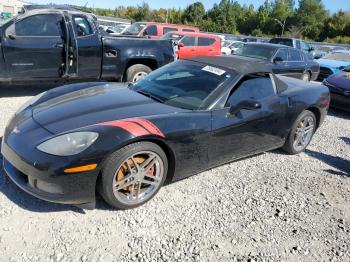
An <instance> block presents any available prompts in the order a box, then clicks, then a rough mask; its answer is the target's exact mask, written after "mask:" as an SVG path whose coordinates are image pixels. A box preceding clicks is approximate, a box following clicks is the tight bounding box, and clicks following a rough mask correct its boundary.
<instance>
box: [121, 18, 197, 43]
mask: <svg viewBox="0 0 350 262" xmlns="http://www.w3.org/2000/svg"><path fill="white" fill-rule="evenodd" d="M168 32H179V33H182V32H192V33H194V32H197V33H199V28H198V27H195V26H187V25H176V24H165V23H155V22H146V23H142V22H139V23H134V24H132V25H131V26H130V27H129V28H127V29H126V30H125V32H124V33H123V35H129V34H131V35H135V36H139V37H148V38H151V39H157V38H160V37H162V36H163V35H164V34H166V33H168Z"/></svg>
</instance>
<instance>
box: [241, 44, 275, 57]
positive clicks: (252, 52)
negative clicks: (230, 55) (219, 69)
mask: <svg viewBox="0 0 350 262" xmlns="http://www.w3.org/2000/svg"><path fill="white" fill-rule="evenodd" d="M274 53H275V48H271V47H269V46H263V45H255V44H245V45H244V46H243V47H242V48H240V49H238V50H237V51H236V54H237V55H241V56H247V57H253V58H259V59H264V60H271V58H272V56H273V55H274Z"/></svg>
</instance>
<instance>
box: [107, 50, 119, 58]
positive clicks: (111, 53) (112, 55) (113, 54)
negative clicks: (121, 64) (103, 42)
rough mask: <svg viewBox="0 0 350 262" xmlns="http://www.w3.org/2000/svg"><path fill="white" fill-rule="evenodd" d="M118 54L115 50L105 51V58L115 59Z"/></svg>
mask: <svg viewBox="0 0 350 262" xmlns="http://www.w3.org/2000/svg"><path fill="white" fill-rule="evenodd" d="M117 56H118V52H117V51H116V50H107V51H106V57H117Z"/></svg>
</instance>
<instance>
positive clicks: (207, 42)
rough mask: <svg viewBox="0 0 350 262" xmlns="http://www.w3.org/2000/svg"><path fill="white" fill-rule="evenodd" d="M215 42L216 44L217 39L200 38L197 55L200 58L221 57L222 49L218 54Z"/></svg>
mask: <svg viewBox="0 0 350 262" xmlns="http://www.w3.org/2000/svg"><path fill="white" fill-rule="evenodd" d="M215 42H216V39H215V38H209V37H198V44H197V55H198V56H214V55H220V53H221V47H220V48H219V50H218V52H217V50H216V48H217V47H216V46H214V44H215Z"/></svg>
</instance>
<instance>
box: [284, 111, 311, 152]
mask: <svg viewBox="0 0 350 262" xmlns="http://www.w3.org/2000/svg"><path fill="white" fill-rule="evenodd" d="M308 116H309V117H311V118H312V119H313V123H314V128H313V130H312V134H311V139H310V141H309V142H308V143H307V144H306V145H305V146H304V147H303V148H302V149H298V150H297V149H296V148H295V147H294V141H295V135H296V130H297V127H298V125H299V123H300V122H301V121H302V119H304V118H305V117H308ZM316 123H317V122H316V117H315V115H314V113H312V112H311V111H309V110H305V111H303V112H302V113H301V114H300V115H299V116H298V118H297V119H296V120H295V122H294V124H293V126H292V129H291V130H290V132H289V134H288V137H287V139H286V142H285V144H284V145H283V147H282V149H283V150H284V151H285V152H287V153H288V154H290V155H296V154H299V153H301V152H303V151H304V150H305V149H306V147H307V146H308V145H309V143H310V142H311V140H312V137H313V135H314V134H315V131H316Z"/></svg>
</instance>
